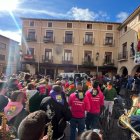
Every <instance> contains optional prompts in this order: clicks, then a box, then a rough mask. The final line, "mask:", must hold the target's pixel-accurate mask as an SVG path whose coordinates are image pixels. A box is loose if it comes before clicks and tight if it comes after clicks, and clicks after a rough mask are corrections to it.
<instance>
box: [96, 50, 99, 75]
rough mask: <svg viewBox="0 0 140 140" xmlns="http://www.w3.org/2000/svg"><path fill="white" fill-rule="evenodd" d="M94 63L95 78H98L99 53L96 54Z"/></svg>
mask: <svg viewBox="0 0 140 140" xmlns="http://www.w3.org/2000/svg"><path fill="white" fill-rule="evenodd" d="M96 61H97V67H96V76H97V77H98V72H99V69H98V67H99V52H97V53H96Z"/></svg>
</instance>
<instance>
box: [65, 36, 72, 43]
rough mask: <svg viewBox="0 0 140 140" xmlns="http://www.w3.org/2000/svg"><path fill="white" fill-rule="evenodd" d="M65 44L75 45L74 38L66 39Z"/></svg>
mask: <svg viewBox="0 0 140 140" xmlns="http://www.w3.org/2000/svg"><path fill="white" fill-rule="evenodd" d="M64 43H68V44H71V43H74V38H73V37H64Z"/></svg>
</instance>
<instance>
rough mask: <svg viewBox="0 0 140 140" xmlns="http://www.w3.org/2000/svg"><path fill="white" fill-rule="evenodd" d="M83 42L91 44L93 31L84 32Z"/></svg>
mask: <svg viewBox="0 0 140 140" xmlns="http://www.w3.org/2000/svg"><path fill="white" fill-rule="evenodd" d="M84 43H85V44H92V43H93V33H91V32H86V33H85V42H84Z"/></svg>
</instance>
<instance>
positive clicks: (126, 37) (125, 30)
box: [118, 7, 140, 75]
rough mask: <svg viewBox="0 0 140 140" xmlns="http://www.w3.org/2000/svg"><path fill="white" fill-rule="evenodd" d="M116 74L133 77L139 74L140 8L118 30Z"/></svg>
mask: <svg viewBox="0 0 140 140" xmlns="http://www.w3.org/2000/svg"><path fill="white" fill-rule="evenodd" d="M118 30H119V33H120V35H119V47H118V73H119V74H123V75H127V74H129V75H130V74H132V75H134V74H135V72H140V49H139V48H140V7H138V8H137V9H136V10H135V11H134V12H133V13H132V14H131V15H130V16H129V17H128V18H127V19H126V20H125V21H124V22H123V23H122V24H121V25H120V26H119V28H118Z"/></svg>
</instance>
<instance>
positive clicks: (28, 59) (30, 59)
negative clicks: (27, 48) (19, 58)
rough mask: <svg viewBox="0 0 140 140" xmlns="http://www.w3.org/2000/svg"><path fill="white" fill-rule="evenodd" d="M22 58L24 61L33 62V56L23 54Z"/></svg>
mask: <svg viewBox="0 0 140 140" xmlns="http://www.w3.org/2000/svg"><path fill="white" fill-rule="evenodd" d="M23 58H24V60H25V61H35V55H32V54H25V55H24V56H23Z"/></svg>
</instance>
